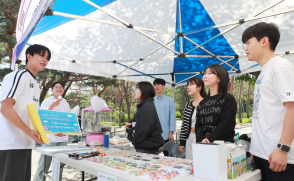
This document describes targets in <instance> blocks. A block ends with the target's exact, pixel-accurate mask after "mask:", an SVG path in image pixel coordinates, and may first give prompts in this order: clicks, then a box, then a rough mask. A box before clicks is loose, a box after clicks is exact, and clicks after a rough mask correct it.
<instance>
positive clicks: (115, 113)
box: [112, 109, 134, 125]
mask: <svg viewBox="0 0 294 181" xmlns="http://www.w3.org/2000/svg"><path fill="white" fill-rule="evenodd" d="M130 116H131V120H132V119H133V118H134V116H133V115H132V114H131V115H130ZM112 120H113V122H114V123H118V110H117V109H115V110H114V111H113V112H112ZM120 120H121V125H125V124H126V123H127V122H128V114H127V113H125V112H123V111H121V112H120Z"/></svg>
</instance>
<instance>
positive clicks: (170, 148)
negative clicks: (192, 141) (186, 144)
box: [162, 140, 186, 158]
mask: <svg viewBox="0 0 294 181" xmlns="http://www.w3.org/2000/svg"><path fill="white" fill-rule="evenodd" d="M179 146H180V140H171V141H169V142H167V143H165V144H164V145H163V148H162V151H163V153H165V155H167V156H169V157H175V158H185V153H186V152H185V150H183V151H180V150H179Z"/></svg>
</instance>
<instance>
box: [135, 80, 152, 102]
mask: <svg viewBox="0 0 294 181" xmlns="http://www.w3.org/2000/svg"><path fill="white" fill-rule="evenodd" d="M136 88H139V89H140V91H141V97H140V100H141V102H143V101H145V100H146V99H149V98H153V97H155V90H154V87H153V86H152V84H151V83H150V82H147V81H142V82H139V83H138V84H137V85H136Z"/></svg>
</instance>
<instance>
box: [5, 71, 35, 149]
mask: <svg viewBox="0 0 294 181" xmlns="http://www.w3.org/2000/svg"><path fill="white" fill-rule="evenodd" d="M39 97H40V89H39V87H38V83H37V81H36V80H35V77H34V75H33V74H32V73H31V72H29V71H28V70H27V69H20V70H17V71H14V72H11V73H9V74H7V75H6V76H5V77H4V79H3V82H2V87H1V94H0V109H1V104H2V101H3V100H5V99H6V98H13V99H14V100H15V104H14V106H13V109H14V110H15V111H16V113H17V114H18V115H19V117H20V119H21V120H22V121H23V122H24V123H25V124H26V125H27V126H28V127H30V128H31V129H33V127H32V124H31V121H30V119H29V115H28V111H27V107H26V105H28V104H32V103H35V105H36V107H37V109H38V108H39ZM33 148H35V141H34V140H33V139H32V138H31V137H29V136H28V135H26V134H25V133H24V132H23V131H22V130H20V129H19V128H17V127H16V126H14V125H13V124H12V123H10V121H8V120H7V119H6V118H5V117H4V116H3V115H2V114H1V113H0V150H12V149H33Z"/></svg>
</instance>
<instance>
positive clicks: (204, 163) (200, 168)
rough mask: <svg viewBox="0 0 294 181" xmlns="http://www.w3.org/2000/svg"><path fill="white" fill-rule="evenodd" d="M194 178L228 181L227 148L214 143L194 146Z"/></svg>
mask: <svg viewBox="0 0 294 181" xmlns="http://www.w3.org/2000/svg"><path fill="white" fill-rule="evenodd" d="M192 149H193V167H194V177H197V178H201V179H206V180H211V181H224V180H227V179H228V177H227V146H226V145H220V144H214V143H206V144H202V143H196V144H192Z"/></svg>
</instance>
